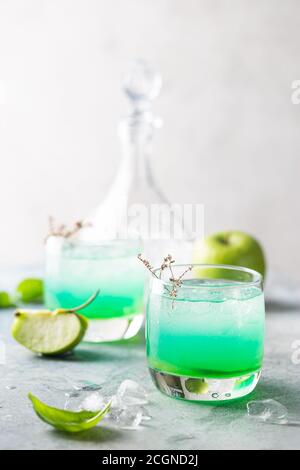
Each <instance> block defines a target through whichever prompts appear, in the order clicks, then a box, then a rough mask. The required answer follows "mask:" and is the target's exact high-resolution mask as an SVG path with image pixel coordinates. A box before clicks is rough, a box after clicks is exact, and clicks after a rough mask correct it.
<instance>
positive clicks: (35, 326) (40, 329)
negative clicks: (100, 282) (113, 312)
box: [12, 291, 99, 355]
mask: <svg viewBox="0 0 300 470" xmlns="http://www.w3.org/2000/svg"><path fill="white" fill-rule="evenodd" d="M98 293H99V291H97V292H96V293H95V294H94V295H93V296H92V297H91V298H90V299H89V300H88V301H87V302H85V303H84V304H83V305H80V306H78V307H75V308H70V309H62V308H61V309H56V310H54V311H51V310H28V309H18V310H17V311H16V313H15V319H14V322H13V326H12V336H13V338H14V339H15V340H16V341H18V343H20V344H22V345H23V346H25V347H26V348H28V349H29V350H30V351H32V352H35V353H40V354H44V355H58V354H63V353H66V352H67V351H70V350H72V349H73V348H75V346H77V344H78V343H80V341H81V340H82V338H83V336H84V334H85V332H86V329H87V327H88V320H87V319H86V318H85V317H84V316H82V315H79V314H78V313H76V312H77V311H78V310H81V309H83V308H84V307H87V305H89V304H90V303H91V302H92V301H93V300H94V299H95V298H96V296H97V295H98Z"/></svg>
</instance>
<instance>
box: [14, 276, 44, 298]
mask: <svg viewBox="0 0 300 470" xmlns="http://www.w3.org/2000/svg"><path fill="white" fill-rule="evenodd" d="M43 291H44V283H43V281H42V280H41V279H24V280H23V281H22V282H20V284H19V285H18V286H17V296H18V298H19V300H21V301H22V302H24V303H31V302H43Z"/></svg>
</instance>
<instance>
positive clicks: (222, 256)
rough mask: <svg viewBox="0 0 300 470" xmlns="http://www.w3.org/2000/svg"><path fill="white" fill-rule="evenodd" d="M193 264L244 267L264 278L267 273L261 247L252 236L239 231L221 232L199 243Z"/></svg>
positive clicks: (196, 246)
mask: <svg viewBox="0 0 300 470" xmlns="http://www.w3.org/2000/svg"><path fill="white" fill-rule="evenodd" d="M193 262H194V263H196V264H226V265H228V264H230V265H233V266H243V267H245V268H250V269H254V270H255V271H258V272H259V273H260V274H262V276H265V273H266V262H265V256H264V252H263V249H262V247H261V245H260V244H259V242H258V241H257V240H256V239H255V238H253V237H252V236H250V235H248V234H247V233H243V232H238V231H236V232H219V233H216V234H214V235H210V236H208V237H206V238H204V239H202V240H200V241H199V242H197V243H196V245H195V250H194V256H193ZM199 274H200V271H199ZM215 274H217V273H215ZM210 277H212V276H210ZM213 277H214V276H213Z"/></svg>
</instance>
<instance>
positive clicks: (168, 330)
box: [146, 265, 265, 402]
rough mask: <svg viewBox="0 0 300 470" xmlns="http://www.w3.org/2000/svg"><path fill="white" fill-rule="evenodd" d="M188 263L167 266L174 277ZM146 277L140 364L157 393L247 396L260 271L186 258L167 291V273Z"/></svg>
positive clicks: (257, 370)
mask: <svg viewBox="0 0 300 470" xmlns="http://www.w3.org/2000/svg"><path fill="white" fill-rule="evenodd" d="M187 267H188V266H183V265H181V266H173V267H172V271H173V274H174V278H178V277H179V276H180V275H181V273H182V272H183V271H185V270H186V268H187ZM156 275H157V276H158V278H156V277H154V276H153V278H152V279H151V286H150V291H149V298H148V302H147V313H146V341H147V358H148V365H149V369H150V372H151V375H152V377H153V380H154V382H155V384H156V386H157V387H158V388H159V389H160V390H161V391H162V392H164V393H165V394H167V395H169V396H172V397H176V398H182V399H186V400H193V401H213V402H215V401H226V400H232V399H237V398H241V397H243V396H245V395H248V394H249V393H250V392H252V391H253V390H254V388H255V387H256V385H257V383H258V380H259V377H260V374H261V368H262V361H263V351H264V330H265V327H264V325H265V305H264V295H263V287H262V277H261V275H260V274H259V273H257V272H255V271H252V270H250V269H246V268H242V267H234V266H217V265H193V266H192V269H191V271H189V272H188V273H187V274H186V275H185V276H184V279H183V283H182V285H181V286H180V287H179V288H178V290H177V296H176V297H175V298H174V297H172V295H170V294H171V292H172V287H173V284H172V282H171V281H170V279H169V278H170V273H168V272H167V271H166V270H165V271H163V272H162V273H161V278H159V277H160V271H159V270H157V271H156Z"/></svg>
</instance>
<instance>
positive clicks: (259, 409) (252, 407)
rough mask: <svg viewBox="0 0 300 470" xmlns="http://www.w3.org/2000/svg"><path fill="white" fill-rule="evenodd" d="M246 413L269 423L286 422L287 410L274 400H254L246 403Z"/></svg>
mask: <svg viewBox="0 0 300 470" xmlns="http://www.w3.org/2000/svg"><path fill="white" fill-rule="evenodd" d="M247 409H248V415H249V416H251V417H253V418H256V419H258V420H260V421H264V422H265V423H270V424H287V423H288V419H287V416H288V410H287V408H286V407H285V406H284V405H282V404H281V403H279V402H278V401H276V400H272V399H268V400H255V401H250V402H249V403H248V404H247Z"/></svg>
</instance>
